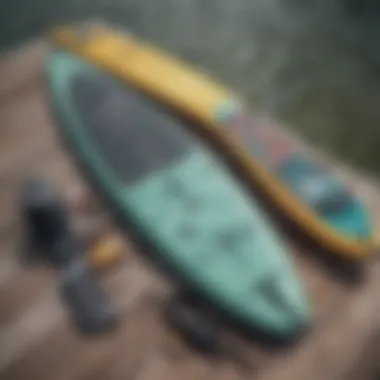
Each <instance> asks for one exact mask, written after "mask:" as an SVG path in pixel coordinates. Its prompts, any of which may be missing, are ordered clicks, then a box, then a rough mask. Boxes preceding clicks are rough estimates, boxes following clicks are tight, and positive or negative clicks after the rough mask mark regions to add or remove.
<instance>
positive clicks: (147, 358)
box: [0, 41, 380, 380]
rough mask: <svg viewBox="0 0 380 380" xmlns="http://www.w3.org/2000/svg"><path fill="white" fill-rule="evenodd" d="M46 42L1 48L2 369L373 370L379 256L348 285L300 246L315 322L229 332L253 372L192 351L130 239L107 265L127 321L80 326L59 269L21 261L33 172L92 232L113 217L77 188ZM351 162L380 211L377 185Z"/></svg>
mask: <svg viewBox="0 0 380 380" xmlns="http://www.w3.org/2000/svg"><path fill="white" fill-rule="evenodd" d="M45 52H46V43H45V42H44V41H37V42H35V43H31V44H29V45H28V46H26V47H24V48H22V49H20V50H19V51H17V52H15V53H12V54H11V55H8V56H5V57H3V58H1V59H0V184H1V185H0V195H1V196H0V211H1V212H0V239H1V240H0V247H1V250H0V380H23V379H25V380H26V379H27V380H50V379H52V380H53V379H54V380H61V379H62V380H87V379H91V380H97V379H99V380H104V379H107V380H118V379H120V380H121V379H124V380H125V379H136V380H137V379H138V380H161V379H162V380H170V379H173V380H177V379H181V380H187V379H188V380H203V379H204V380H211V379H213V380H214V379H215V380H219V379H220V380H222V379H223V380H235V379H236V380H237V379H243V378H252V379H258V380H264V379H265V380H359V379H360V380H366V379H368V380H369V379H372V377H371V376H373V373H374V371H375V370H376V369H377V368H376V367H377V366H378V363H377V362H378V361H377V359H376V355H377V354H378V353H379V352H380V350H379V348H380V340H379V338H378V336H379V332H380V331H379V330H380V296H379V293H380V265H379V264H378V263H376V262H375V261H374V262H373V263H369V264H368V273H367V275H366V279H365V281H364V282H363V284H361V285H358V286H355V287H348V286H347V285H345V284H344V283H343V282H341V281H338V280H337V279H336V278H335V277H334V276H332V275H331V274H330V273H327V272H326V271H324V270H323V268H322V267H321V266H319V265H317V264H316V263H315V262H314V260H311V258H310V257H309V256H308V255H305V254H304V252H295V260H296V262H297V264H298V266H299V268H300V271H301V274H302V277H303V280H304V282H305V284H306V286H307V289H308V292H309V294H310V296H311V299H312V301H313V305H314V309H315V314H316V317H315V324H314V327H313V329H312V330H311V331H310V332H309V333H308V334H307V336H305V338H304V339H303V341H301V342H300V343H298V344H296V345H293V346H289V347H288V348H287V349H286V350H281V351H276V350H273V349H269V348H268V347H264V346H263V345H262V344H260V343H259V342H251V343H247V342H243V341H240V340H239V338H232V337H231V339H232V341H234V342H235V341H236V342H238V344H239V345H240V346H241V347H242V348H243V349H244V352H245V354H246V356H247V357H249V358H250V361H251V362H252V364H253V367H254V369H253V370H252V373H241V371H238V369H237V367H236V365H235V364H234V363H232V362H229V361H215V360H213V361H211V360H208V359H207V358H204V357H202V356H200V355H197V354H196V353H194V352H191V351H190V350H188V349H187V348H186V347H185V346H184V345H183V344H182V343H181V342H180V341H179V340H178V339H177V337H176V336H175V335H174V334H173V333H172V332H171V331H169V330H168V329H167V328H166V327H165V326H164V324H163V322H162V319H161V317H160V316H161V314H162V313H161V312H162V310H161V309H160V304H161V301H163V300H165V298H167V297H168V296H170V294H171V293H172V292H173V289H172V288H171V286H170V284H168V283H167V282H166V281H165V279H164V278H162V277H161V276H160V275H159V273H157V272H155V271H154V270H153V269H152V268H151V267H149V266H147V265H146V263H145V262H144V261H143V260H142V259H141V258H140V257H139V255H138V253H137V252H136V250H135V249H132V245H129V244H128V243H127V242H126V244H125V260H124V262H123V264H122V265H120V266H118V267H117V268H115V269H113V270H110V271H109V272H107V273H105V274H104V276H103V282H104V287H105V288H106V289H107V292H108V294H109V295H110V297H111V298H112V300H113V301H114V303H115V304H116V305H117V306H118V308H119V309H120V312H121V315H122V324H121V326H120V327H119V328H118V329H117V331H115V332H114V333H112V334H109V335H106V336H103V337H99V338H95V339H91V340H85V339H83V338H82V337H80V336H79V335H77V334H76V333H75V331H74V330H73V329H72V326H71V325H70V323H69V320H68V317H67V314H66V311H65V310H64V309H63V307H62V305H61V303H60V302H59V300H58V297H57V295H56V275H55V273H54V272H53V271H50V270H49V269H47V268H44V267H42V266H41V267H34V268H25V267H22V266H21V265H20V263H19V260H18V253H19V251H20V246H21V244H20V242H21V239H20V228H19V221H18V204H17V196H18V191H19V186H20V184H21V183H22V182H23V181H24V180H25V179H26V178H28V177H30V176H32V175H38V176H44V177H46V178H48V179H50V180H52V181H53V182H54V183H55V185H56V186H57V188H58V189H60V190H61V191H62V193H63V194H65V195H67V197H68V198H69V201H70V202H71V204H72V205H73V212H74V214H75V218H76V221H77V226H78V229H81V231H82V232H81V233H82V234H83V236H84V237H85V235H86V234H90V233H92V232H93V230H95V229H97V230H98V231H97V232H100V230H102V229H103V230H104V231H106V230H109V228H110V226H111V227H112V223H111V221H110V218H109V216H108V215H107V213H106V211H104V210H102V209H101V208H100V209H99V210H95V211H94V214H93V215H89V214H88V215H87V214H86V213H85V212H84V211H78V209H77V208H76V207H75V205H76V203H75V200H76V199H77V198H78V194H81V193H83V192H86V191H89V190H88V189H86V186H85V184H84V183H83V182H82V179H81V178H80V176H79V175H78V173H77V172H76V169H75V167H74V165H73V163H72V161H71V160H70V156H69V155H68V154H67V153H66V152H65V151H64V149H63V147H62V146H61V144H60V141H59V139H57V138H56V135H55V130H54V128H53V120H52V119H51V116H49V109H48V106H47V103H46V99H45V91H44V86H43V80H42V79H43V78H42V62H43V58H44V54H45ZM342 173H343V174H342V176H343V177H344V178H345V180H347V181H348V182H349V183H350V184H352V186H353V187H354V188H356V189H357V191H358V192H359V193H360V194H361V195H362V196H363V197H365V199H366V201H367V202H368V203H369V204H370V205H371V207H372V209H374V210H378V212H377V215H380V203H379V200H380V197H379V196H378V195H377V194H376V188H375V185H374V184H371V183H369V181H367V180H364V179H363V178H360V177H359V176H358V175H352V174H349V173H347V172H346V171H343V172H342ZM376 351H377V352H376Z"/></svg>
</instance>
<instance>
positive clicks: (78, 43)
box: [53, 26, 374, 260]
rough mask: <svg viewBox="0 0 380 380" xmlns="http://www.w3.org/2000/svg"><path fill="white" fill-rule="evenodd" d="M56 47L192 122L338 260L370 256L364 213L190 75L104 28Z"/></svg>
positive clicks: (326, 177) (227, 97)
mask: <svg viewBox="0 0 380 380" xmlns="http://www.w3.org/2000/svg"><path fill="white" fill-rule="evenodd" d="M53 38H54V40H55V42H56V43H58V44H59V45H60V46H61V47H63V48H65V49H68V50H69V51H72V52H75V53H76V54H78V55H80V56H82V57H84V58H86V59H88V60H89V61H91V62H92V63H94V64H96V65H98V66H100V67H102V68H103V69H104V70H106V71H108V72H110V73H112V74H113V75H116V76H118V77H119V78H120V79H122V80H124V81H125V82H127V83H130V84H133V85H135V86H136V87H138V88H140V89H141V90H142V91H144V92H146V93H147V94H149V95H150V96H152V97H155V98H157V99H159V100H160V101H162V102H164V103H166V104H167V105H169V106H170V107H173V108H174V109H177V110H178V111H179V112H182V113H183V114H186V115H187V116H189V117H191V118H193V119H194V120H196V121H197V122H196V126H197V127H198V128H199V127H201V128H204V129H206V130H207V131H208V132H210V133H211V136H212V138H215V139H217V140H219V142H221V143H223V144H224V147H225V148H226V149H227V150H228V151H229V152H230V153H232V156H233V157H234V158H235V161H237V162H238V164H239V165H241V166H242V167H243V168H244V170H245V171H246V172H247V173H248V176H249V177H250V179H251V180H252V185H253V186H259V187H260V188H261V189H262V190H263V191H264V192H265V194H266V195H267V196H268V198H269V199H270V200H271V201H272V202H273V204H274V205H275V206H276V207H277V208H278V209H279V210H280V211H281V212H282V213H283V214H284V215H286V216H287V217H288V218H290V220H292V221H293V222H294V223H295V224H296V225H297V226H298V228H299V229H300V231H302V232H304V233H305V234H306V235H307V236H309V237H311V238H312V239H313V240H314V241H316V242H318V243H319V244H321V245H322V246H323V247H324V248H326V249H327V250H329V251H331V252H332V253H335V254H338V255H339V256H341V257H345V258H349V259H352V260H362V259H364V258H367V257H369V256H370V254H371V253H372V252H373V249H374V244H373V226H372V221H371V217H370V215H369V213H368V212H367V210H366V209H365V207H364V206H363V204H362V203H361V201H359V200H358V199H357V198H356V197H355V196H354V195H353V194H352V193H351V192H350V190H349V189H348V188H347V187H346V186H344V185H343V184H342V183H340V182H339V181H338V180H337V178H336V177H335V176H334V175H333V173H332V172H330V171H329V170H328V169H327V168H324V167H322V166H321V165H320V164H319V163H317V162H316V161H314V160H312V159H311V158H310V157H308V156H305V155H304V154H302V153H301V152H300V151H299V150H298V149H297V144H295V143H294V142H293V141H292V140H290V139H289V138H288V137H287V136H285V135H284V133H283V132H282V131H281V130H280V129H279V128H276V127H274V126H273V124H271V123H268V122H267V121H265V120H264V119H261V118H259V117H257V116H253V115H252V116H251V115H250V114H249V113H248V112H247V111H246V109H245V106H243V105H242V103H241V102H240V101H238V100H237V99H236V97H235V96H234V95H233V94H232V93H230V92H229V91H227V90H226V89H224V88H222V87H220V86H218V85H216V84H215V83H212V81H211V80H210V79H208V78H207V77H205V76H203V75H201V74H200V73H197V72H196V71H194V69H192V68H191V67H189V66H187V65H186V64H184V63H181V62H179V61H178V60H176V59H175V58H173V57H170V56H168V55H166V54H164V53H163V52H161V51H159V50H158V49H155V48H154V47H152V46H150V45H148V44H144V43H142V42H140V41H138V40H137V39H136V38H134V37H132V36H131V35H128V34H126V33H122V32H119V31H117V30H115V29H112V28H108V27H91V26H90V27H85V28H76V29H74V28H62V29H57V30H56V32H55V33H54V35H53Z"/></svg>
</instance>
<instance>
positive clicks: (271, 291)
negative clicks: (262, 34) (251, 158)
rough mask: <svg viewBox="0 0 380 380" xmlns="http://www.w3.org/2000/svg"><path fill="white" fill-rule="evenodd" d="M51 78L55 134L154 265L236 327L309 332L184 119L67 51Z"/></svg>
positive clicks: (276, 267)
mask: <svg viewBox="0 0 380 380" xmlns="http://www.w3.org/2000/svg"><path fill="white" fill-rule="evenodd" d="M47 79H48V87H49V90H50V94H51V98H52V104H53V108H54V110H55V112H56V115H57V117H58V120H59V129H60V130H61V131H62V132H63V135H64V136H65V138H66V139H67V140H68V141H69V145H70V146H71V148H72V149H73V151H74V152H75V155H76V157H77V158H78V160H79V162H80V164H81V166H82V168H84V169H85V171H86V173H87V174H88V175H89V178H91V179H92V183H93V184H94V185H95V186H96V188H97V189H98V190H99V192H100V194H101V195H102V196H103V198H104V199H105V201H107V203H108V204H109V205H111V206H112V209H113V210H115V211H116V214H117V215H118V220H119V221H121V222H122V224H121V225H122V226H123V227H126V228H129V227H130V228H133V230H136V231H138V233H139V236H141V237H142V238H143V240H144V242H146V243H147V244H148V245H149V246H150V247H154V254H153V256H152V258H153V260H154V261H155V262H156V264H158V265H160V266H161V265H162V267H163V268H166V269H167V270H168V273H169V274H171V275H174V276H175V277H176V279H178V280H180V281H181V283H182V284H183V285H184V286H186V287H188V288H189V289H191V290H193V291H195V292H197V293H199V294H200V295H201V296H203V297H205V298H206V299H208V300H209V301H210V302H212V303H213V304H214V305H215V306H216V307H217V308H218V309H219V310H220V311H223V312H224V313H227V315H228V316H230V317H233V319H234V320H235V321H237V322H239V323H240V324H241V325H242V326H245V327H248V328H252V329H253V330H257V329H259V330H260V331H262V332H265V333H266V334H269V335H271V336H273V337H276V338H286V339H287V338H292V337H294V336H295V335H298V334H299V333H300V331H303V330H304V329H305V328H306V327H307V326H308V325H309V323H310V310H309V305H308V302H307V299H306V297H305V294H304V291H303V288H302V287H301V284H300V281H299V279H298V278H297V275H296V271H295V269H294V267H293V264H292V262H291V259H290V253H289V252H288V248H287V247H286V245H285V244H284V242H283V241H282V240H281V239H280V237H279V235H278V234H277V232H276V231H275V229H274V228H273V226H272V225H271V223H270V222H269V220H268V218H267V216H266V215H265V214H264V212H263V211H262V210H261V209H260V206H259V203H258V202H256V201H255V200H254V199H252V198H251V196H250V195H248V193H246V192H245V190H244V188H243V186H242V185H240V184H239V182H238V180H237V179H236V178H235V177H234V176H233V175H232V174H231V173H230V172H229V171H228V170H227V168H226V167H225V166H224V165H223V163H222V161H221V160H220V159H219V158H218V156H217V155H216V154H215V153H214V152H213V151H212V150H211V149H210V148H209V147H208V146H207V145H206V144H205V143H204V142H202V141H201V140H200V139H199V138H198V137H197V136H196V135H192V134H191V128H186V127H185V124H184V123H185V121H184V120H182V119H181V118H180V117H178V116H176V115H175V114H173V113H172V112H171V111H169V110H167V109H165V108H164V107H163V106H162V105H160V104H159V103H156V102H155V101H154V100H153V99H151V98H149V97H147V96H146V95H144V94H142V93H140V92H139V91H138V90H137V89H134V88H132V87H128V86H126V85H125V84H121V83H119V82H118V81H117V80H116V79H114V78H112V77H110V76H108V75H106V74H105V73H103V72H101V71H99V70H98V69H96V68H94V67H93V66H91V65H89V64H86V63H85V62H84V61H81V60H79V59H77V58H76V57H75V56H73V55H69V54H67V53H65V52H63V51H56V52H53V53H51V54H50V56H49V58H48V62H47ZM168 80H170V78H168Z"/></svg>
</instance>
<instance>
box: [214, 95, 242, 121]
mask: <svg viewBox="0 0 380 380" xmlns="http://www.w3.org/2000/svg"><path fill="white" fill-rule="evenodd" d="M241 109H242V106H241V104H240V102H239V101H238V100H236V99H228V100H225V101H223V102H222V104H220V105H218V106H217V107H216V111H215V118H216V121H217V122H218V123H222V124H228V123H231V122H233V120H234V119H235V118H236V116H237V115H239V114H240V112H241Z"/></svg>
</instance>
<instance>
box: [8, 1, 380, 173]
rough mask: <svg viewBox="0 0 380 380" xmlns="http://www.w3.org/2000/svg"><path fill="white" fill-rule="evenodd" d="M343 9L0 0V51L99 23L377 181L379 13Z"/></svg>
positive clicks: (332, 4)
mask: <svg viewBox="0 0 380 380" xmlns="http://www.w3.org/2000/svg"><path fill="white" fill-rule="evenodd" d="M349 1H350V2H351V3H355V2H356V5H357V6H358V7H359V6H360V7H361V8H362V9H359V8H358V9H357V10H356V11H355V12H351V13H350V12H348V11H347V9H346V7H345V6H344V5H345V4H344V3H345V2H344V1H341V2H339V1H330V0H309V1H300V0H233V1H231V0H181V1H180V0H123V1H119V0H108V1H105V0H104V1H100V0H97V1H95V0H92V1H90V0H67V1H65V2H63V1H53V0H49V1H47V0H35V1H33V2H32V1H28V0H12V1H9V0H2V1H1V2H0V47H3V48H4V49H5V48H7V47H9V46H10V45H12V44H14V43H18V42H20V41H23V40H25V39H26V38H27V37H31V36H34V35H36V34H41V33H44V32H45V31H46V30H47V29H48V28H49V27H50V26H51V25H53V24H54V23H56V22H58V21H66V20H71V19H77V20H78V19H81V18H84V17H94V16H95V17H103V18H106V19H108V20H110V21H114V22H116V23H120V24H123V25H126V26H127V27H128V28H130V29H132V30H133V31H134V32H135V33H137V34H138V35H140V36H142V37H145V38H147V39H149V40H150V41H152V42H155V43H158V44H161V45H162V46H163V47H165V48H167V49H169V50H171V51H173V52H175V53H178V54H179V55H181V56H182V57H184V58H186V59H188V60H190V61H192V62H193V63H195V64H197V65H199V66H200V67H202V68H204V69H206V70H207V71H209V72H211V73H212V74H213V75H215V76H216V77H217V78H219V79H221V80H222V81H223V82H225V83H226V84H228V85H230V86H231V87H232V88H234V89H235V90H237V91H239V92H241V93H243V94H244V95H245V96H247V98H248V99H249V100H250V101H251V102H252V104H253V105H255V106H257V107H259V108H261V109H263V110H265V111H269V112H271V113H272V114H274V115H275V116H276V117H278V118H279V119H280V120H282V121H284V122H286V123H287V124H288V125H289V126H291V127H293V128H295V129H297V130H298V131H300V132H301V133H303V134H304V135H305V136H307V137H308V138H309V139H311V140H312V141H313V142H314V143H315V144H319V145H321V146H323V147H327V148H328V149H329V150H332V151H334V152H335V153H336V154H337V155H341V157H343V158H344V159H346V160H347V161H350V162H353V163H356V164H360V165H363V166H364V167H366V168H368V169H371V170H373V171H375V172H377V173H379V172H380V169H379V168H378V162H380V149H379V147H380V104H379V100H380V44H379V43H378V41H380V38H379V37H380V23H378V22H377V21H378V20H379V18H380V17H377V15H379V14H380V12H379V11H378V10H376V3H375V2H374V1H372V3H373V4H374V5H372V7H373V9H371V10H367V11H366V10H365V9H364V8H365V7H363V4H364V2H363V1H364V0H363V1H361V2H358V1H355V0H349ZM366 1H367V2H368V3H369V2H370V0H366ZM347 2H348V0H346V3H347ZM367 6H369V5H367ZM377 7H378V8H379V6H377Z"/></svg>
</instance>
